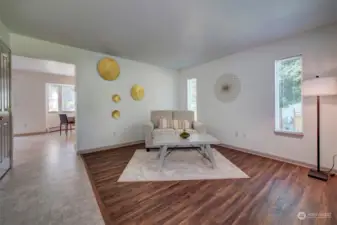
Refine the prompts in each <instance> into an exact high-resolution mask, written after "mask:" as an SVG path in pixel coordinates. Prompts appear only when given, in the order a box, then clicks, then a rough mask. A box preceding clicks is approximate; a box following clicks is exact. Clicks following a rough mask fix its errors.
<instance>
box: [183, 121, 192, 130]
mask: <svg viewBox="0 0 337 225" xmlns="http://www.w3.org/2000/svg"><path fill="white" fill-rule="evenodd" d="M182 129H191V123H190V121H188V120H183V121H182Z"/></svg>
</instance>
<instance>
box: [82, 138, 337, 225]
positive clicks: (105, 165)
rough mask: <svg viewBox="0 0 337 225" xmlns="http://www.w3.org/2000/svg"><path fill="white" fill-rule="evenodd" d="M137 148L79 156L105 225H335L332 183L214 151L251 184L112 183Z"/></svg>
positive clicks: (336, 197)
mask: <svg viewBox="0 0 337 225" xmlns="http://www.w3.org/2000/svg"><path fill="white" fill-rule="evenodd" d="M139 148H144V146H142V145H136V146H130V147H124V148H120V149H115V150H109V151H102V152H97V153H91V154H86V155H83V159H84V162H85V164H86V168H87V172H88V174H89V177H90V180H91V183H92V185H93V189H94V192H95V194H96V198H97V200H98V203H99V205H100V208H101V212H102V215H103V217H104V219H105V222H106V224H113V225H115V224H128V225H129V224H146V225H150V224H160V225H162V224H172V225H177V224H191V225H198V224H202V225H206V224H224V225H231V224H234V225H266V224H272V225H274V224H278V225H292V224H301V225H304V224H320V225H323V224H324V225H336V224H337V178H331V179H330V180H329V181H328V182H327V183H325V182H322V181H318V180H314V179H312V178H309V177H308V176H307V172H308V169H306V168H303V167H299V166H295V165H291V164H287V163H283V162H279V161H275V160H271V159H267V158H262V157H259V156H254V155H249V154H246V153H242V152H238V151H235V150H230V149H225V148H222V147H216V148H217V150H218V151H219V152H221V153H222V154H223V155H224V156H225V157H226V158H227V159H229V160H230V161H232V162H233V163H234V164H236V165H237V166H238V167H239V168H241V169H242V170H243V171H244V172H245V173H246V174H248V175H249V176H250V179H228V180H197V181H178V182H177V181H172V182H171V181H169V182H167V181H166V182H129V183H127V182H125V183H117V182H116V181H117V180H118V178H119V176H120V174H121V173H122V171H123V170H124V168H125V167H126V165H127V163H128V161H129V160H130V159H131V157H132V155H133V153H134V151H135V150H136V149H139ZM298 212H305V213H307V215H308V216H307V218H306V219H304V220H302V221H301V220H299V219H298V218H297V214H298ZM309 213H326V214H325V216H326V217H327V218H309V216H312V215H309Z"/></svg>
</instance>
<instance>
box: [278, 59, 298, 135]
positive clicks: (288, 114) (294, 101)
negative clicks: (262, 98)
mask: <svg viewBox="0 0 337 225" xmlns="http://www.w3.org/2000/svg"><path fill="white" fill-rule="evenodd" d="M301 83H302V57H301V56H297V57H291V58H286V59H282V60H277V61H275V130H276V131H281V132H282V131H283V132H294V133H301V132H303V127H302V120H303V117H302V90H301Z"/></svg>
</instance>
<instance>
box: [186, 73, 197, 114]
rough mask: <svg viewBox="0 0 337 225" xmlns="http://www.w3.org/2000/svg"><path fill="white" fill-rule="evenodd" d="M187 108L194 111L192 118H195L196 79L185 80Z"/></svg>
mask: <svg viewBox="0 0 337 225" xmlns="http://www.w3.org/2000/svg"><path fill="white" fill-rule="evenodd" d="M187 109H188V110H191V111H193V112H194V119H195V120H196V119H197V79H196V78H192V79H188V80H187Z"/></svg>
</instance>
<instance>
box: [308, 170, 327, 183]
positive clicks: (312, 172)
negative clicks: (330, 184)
mask: <svg viewBox="0 0 337 225" xmlns="http://www.w3.org/2000/svg"><path fill="white" fill-rule="evenodd" d="M308 176H309V177H312V178H316V179H319V180H322V181H328V179H329V175H328V174H327V173H325V172H322V171H317V170H314V169H311V170H310V171H309V173H308Z"/></svg>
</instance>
